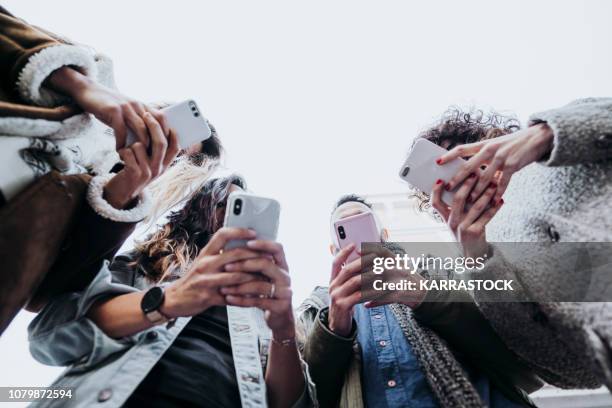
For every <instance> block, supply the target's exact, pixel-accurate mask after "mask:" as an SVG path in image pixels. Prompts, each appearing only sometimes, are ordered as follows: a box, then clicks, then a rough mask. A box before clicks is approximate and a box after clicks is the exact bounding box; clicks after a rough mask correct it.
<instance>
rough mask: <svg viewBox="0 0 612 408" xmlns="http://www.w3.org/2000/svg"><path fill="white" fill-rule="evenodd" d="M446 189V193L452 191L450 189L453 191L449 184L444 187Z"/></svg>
mask: <svg viewBox="0 0 612 408" xmlns="http://www.w3.org/2000/svg"><path fill="white" fill-rule="evenodd" d="M444 189H445V190H446V191H450V189H451V186H450V184H449V183H446V184H445V185H444Z"/></svg>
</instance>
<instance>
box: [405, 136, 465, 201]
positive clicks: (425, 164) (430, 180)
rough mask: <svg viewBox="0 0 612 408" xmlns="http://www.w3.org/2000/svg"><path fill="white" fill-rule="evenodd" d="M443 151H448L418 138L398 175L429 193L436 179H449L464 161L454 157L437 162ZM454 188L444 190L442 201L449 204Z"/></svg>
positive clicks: (446, 180)
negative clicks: (441, 163)
mask: <svg viewBox="0 0 612 408" xmlns="http://www.w3.org/2000/svg"><path fill="white" fill-rule="evenodd" d="M445 153H448V150H446V149H445V148H443V147H440V146H438V145H437V144H435V143H433V142H430V141H429V140H427V139H419V140H417V141H416V143H415V144H414V147H413V148H412V151H411V152H410V154H409V155H408V158H407V159H406V161H405V162H404V165H403V166H402V168H401V169H400V172H399V176H400V177H401V178H402V179H403V180H405V181H407V182H408V184H410V185H411V186H413V187H414V188H416V189H419V190H421V191H422V192H424V193H427V194H430V193H431V190H432V189H433V187H434V185H435V184H436V181H437V180H438V179H441V180H444V181H445V182H448V181H450V179H451V178H452V177H453V176H454V175H455V174H456V173H457V172H458V171H459V169H460V168H461V166H462V165H463V163H465V160H464V159H462V158H456V159H454V160H452V161H450V162H448V163H445V164H443V165H439V164H437V163H436V160H437V159H438V158H440V156H442V155H443V154H445ZM454 190H456V188H455V189H454ZM454 190H452V191H446V190H444V192H443V193H442V201H444V202H445V203H446V204H448V205H451V203H452V201H453V195H454V194H455V191H454Z"/></svg>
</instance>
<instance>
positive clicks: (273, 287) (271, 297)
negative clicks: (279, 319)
mask: <svg viewBox="0 0 612 408" xmlns="http://www.w3.org/2000/svg"><path fill="white" fill-rule="evenodd" d="M275 292H276V285H275V284H272V286H271V287H270V296H269V298H270V299H274V293H275Z"/></svg>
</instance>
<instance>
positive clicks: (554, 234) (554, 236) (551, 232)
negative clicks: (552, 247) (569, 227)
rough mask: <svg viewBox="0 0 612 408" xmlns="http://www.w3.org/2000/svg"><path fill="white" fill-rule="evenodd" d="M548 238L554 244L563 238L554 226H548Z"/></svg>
mask: <svg viewBox="0 0 612 408" xmlns="http://www.w3.org/2000/svg"><path fill="white" fill-rule="evenodd" d="M547 231H548V237H549V238H550V240H551V241H552V242H558V241H559V239H560V238H561V236H560V235H559V231H557V230H556V228H555V227H553V226H552V225H549V226H548V229H547Z"/></svg>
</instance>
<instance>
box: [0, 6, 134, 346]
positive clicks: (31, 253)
mask: <svg viewBox="0 0 612 408" xmlns="http://www.w3.org/2000/svg"><path fill="white" fill-rule="evenodd" d="M62 42H63V41H62V40H60V39H59V38H57V37H56V36H53V35H51V34H49V33H46V32H45V31H43V30H41V29H38V28H35V27H33V26H31V25H29V24H27V23H25V22H24V21H22V20H20V19H18V18H16V17H15V16H13V15H11V14H10V13H9V12H8V11H6V10H5V9H4V8H2V7H0V118H7V117H17V118H19V117H21V118H23V117H25V118H33V119H46V120H52V121H62V120H64V119H66V118H69V117H71V116H73V115H75V114H77V113H79V112H80V110H79V109H78V107H76V106H74V105H66V104H65V105H59V106H55V107H43V106H35V105H34V104H32V103H29V102H28V101H26V100H25V99H24V98H23V97H22V96H20V94H19V92H18V90H17V84H18V81H19V75H20V73H21V72H22V70H23V68H24V67H25V66H26V64H27V63H28V61H29V60H30V58H32V56H34V55H36V54H37V53H38V52H40V51H42V50H44V49H45V48H47V47H51V46H56V45H60V44H62ZM90 177H91V176H89V175H87V174H78V175H69V176H67V175H61V174H59V173H56V172H51V173H48V174H46V175H44V176H42V177H40V178H38V179H37V180H36V181H34V182H33V183H31V184H30V185H29V186H28V187H27V188H26V189H25V190H24V191H21V192H19V193H18V195H17V196H15V197H13V198H12V199H10V200H9V201H8V202H6V200H4V199H1V200H0V259H2V268H1V269H0V334H1V333H2V332H3V331H4V329H5V328H6V327H7V326H8V324H9V323H10V321H11V320H12V319H13V317H14V316H15V315H16V314H17V312H18V311H19V310H20V309H21V308H22V307H24V306H25V305H26V304H28V309H29V310H32V311H37V310H40V308H42V306H44V304H45V303H46V302H47V301H48V299H50V298H52V297H53V296H56V295H57V294H59V293H62V292H64V291H68V290H69V291H74V290H78V289H81V288H83V287H85V286H86V285H87V284H88V283H89V282H90V281H91V279H92V278H93V277H94V276H95V274H96V273H97V272H98V270H99V268H100V266H101V265H102V262H103V260H104V259H112V257H113V256H114V255H115V253H116V252H117V251H118V249H119V248H120V247H121V245H122V243H123V242H124V240H125V239H126V238H127V237H128V236H129V235H130V234H131V233H132V232H133V230H134V227H135V223H133V222H115V221H111V220H109V219H106V218H103V217H102V216H100V215H98V214H97V213H96V212H95V211H94V210H93V209H92V208H91V207H90V206H89V204H88V203H87V201H86V200H85V193H86V191H87V186H88V183H89V180H90Z"/></svg>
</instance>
